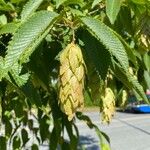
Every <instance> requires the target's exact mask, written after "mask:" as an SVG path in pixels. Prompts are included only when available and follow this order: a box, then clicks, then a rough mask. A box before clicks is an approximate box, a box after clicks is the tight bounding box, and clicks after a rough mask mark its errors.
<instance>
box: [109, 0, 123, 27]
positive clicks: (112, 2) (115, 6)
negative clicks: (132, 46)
mask: <svg viewBox="0 0 150 150" xmlns="http://www.w3.org/2000/svg"><path fill="white" fill-rule="evenodd" d="M121 3H122V0H106V14H107V16H108V18H109V20H110V22H111V24H114V22H115V20H116V17H117V15H118V13H119V10H120V7H121Z"/></svg>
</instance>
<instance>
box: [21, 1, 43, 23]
mask: <svg viewBox="0 0 150 150" xmlns="http://www.w3.org/2000/svg"><path fill="white" fill-rule="evenodd" d="M42 2H43V0H29V1H28V2H27V3H26V4H25V6H24V8H23V10H22V12H21V20H22V21H24V20H25V19H26V18H27V17H29V16H30V15H31V14H32V13H33V12H34V11H35V10H36V9H37V8H38V7H39V5H40V4H41V3H42Z"/></svg>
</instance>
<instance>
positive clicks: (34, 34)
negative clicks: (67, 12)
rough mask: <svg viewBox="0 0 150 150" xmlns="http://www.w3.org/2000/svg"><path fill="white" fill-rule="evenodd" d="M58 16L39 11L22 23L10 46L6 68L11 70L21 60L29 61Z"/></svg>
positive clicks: (6, 58)
mask: <svg viewBox="0 0 150 150" xmlns="http://www.w3.org/2000/svg"><path fill="white" fill-rule="evenodd" d="M57 16H58V15H57V14H56V13H54V12H48V11H39V12H37V13H35V14H34V15H33V16H32V17H31V18H29V19H28V20H27V21H25V22H24V23H22V24H21V26H20V27H19V29H18V30H17V31H16V33H15V34H14V36H13V38H12V41H11V42H10V43H9V45H8V50H7V55H6V57H5V60H4V61H5V68H7V69H8V70H9V69H10V68H11V67H12V66H13V65H14V64H15V63H16V62H17V61H18V60H19V59H21V58H22V59H23V60H24V61H25V60H26V59H28V57H29V56H30V55H31V53H32V52H33V51H34V49H35V47H36V46H37V45H38V44H39V43H40V42H41V40H42V39H43V38H44V37H45V36H46V34H47V33H48V31H49V30H50V29H51V28H50V27H51V24H52V23H53V22H54V20H55V19H56V17H57ZM46 31H47V32H46ZM45 32H46V33H45ZM24 55H25V56H24Z"/></svg>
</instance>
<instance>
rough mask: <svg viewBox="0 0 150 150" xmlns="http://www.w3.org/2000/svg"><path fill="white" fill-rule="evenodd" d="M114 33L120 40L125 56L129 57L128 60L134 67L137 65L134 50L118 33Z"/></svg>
mask: <svg viewBox="0 0 150 150" xmlns="http://www.w3.org/2000/svg"><path fill="white" fill-rule="evenodd" d="M114 34H115V35H116V36H117V37H118V38H119V40H120V41H121V42H122V44H123V46H124V48H125V50H126V53H127V56H128V58H129V60H130V61H131V62H132V63H133V64H134V66H135V67H137V59H136V54H135V50H134V49H132V48H130V46H129V44H128V43H127V42H126V41H125V40H124V39H123V38H122V37H121V35H119V34H118V33H116V32H114Z"/></svg>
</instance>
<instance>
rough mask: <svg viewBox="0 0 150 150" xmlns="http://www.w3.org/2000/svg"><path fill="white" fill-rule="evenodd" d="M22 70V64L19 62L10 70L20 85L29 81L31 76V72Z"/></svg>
mask: <svg viewBox="0 0 150 150" xmlns="http://www.w3.org/2000/svg"><path fill="white" fill-rule="evenodd" d="M21 70H22V66H21V65H19V64H18V63H15V64H14V65H13V66H12V68H11V70H10V74H11V76H12V78H13V80H14V81H15V83H16V84H17V85H18V86H19V87H21V86H23V85H24V84H25V83H26V82H27V81H28V79H29V76H30V74H29V73H25V74H21Z"/></svg>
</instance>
